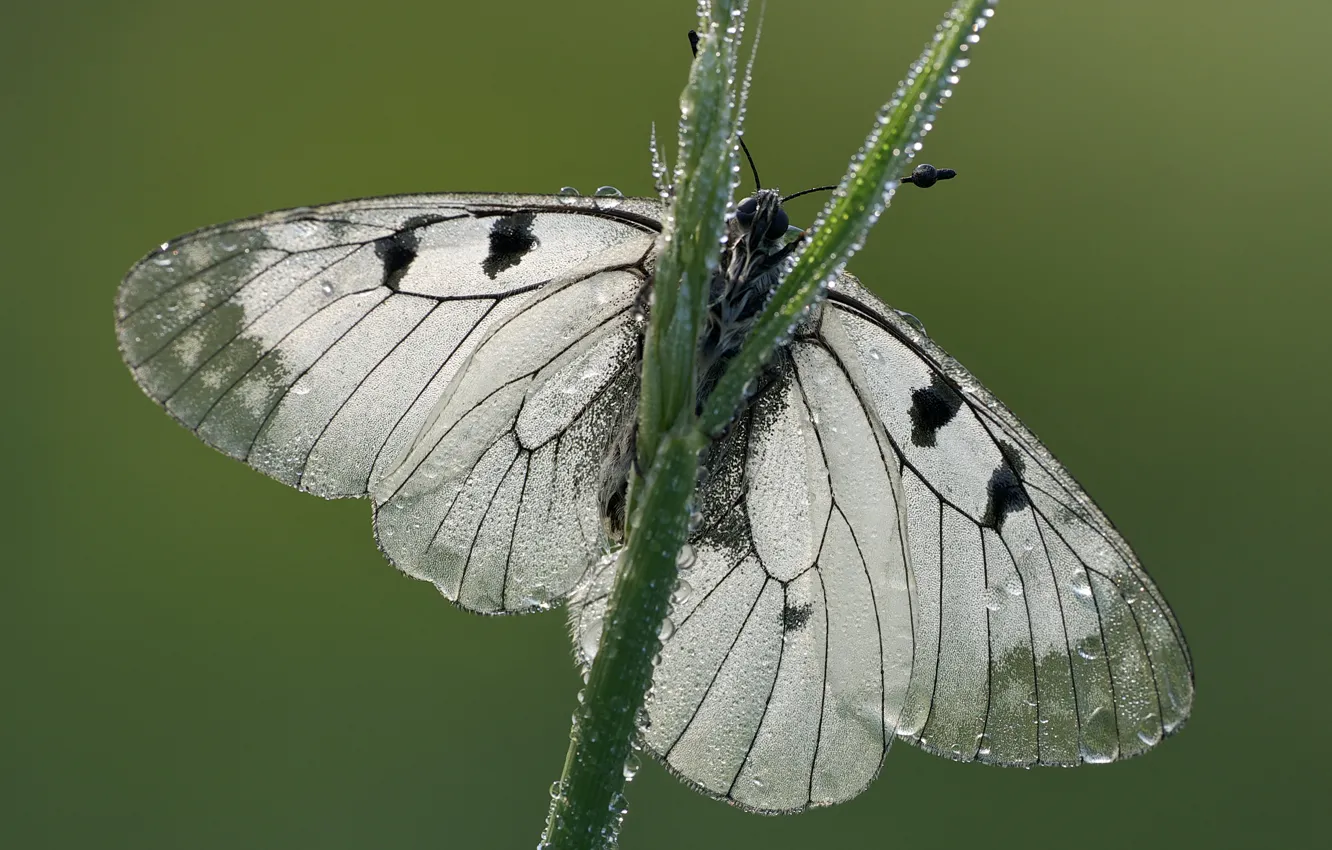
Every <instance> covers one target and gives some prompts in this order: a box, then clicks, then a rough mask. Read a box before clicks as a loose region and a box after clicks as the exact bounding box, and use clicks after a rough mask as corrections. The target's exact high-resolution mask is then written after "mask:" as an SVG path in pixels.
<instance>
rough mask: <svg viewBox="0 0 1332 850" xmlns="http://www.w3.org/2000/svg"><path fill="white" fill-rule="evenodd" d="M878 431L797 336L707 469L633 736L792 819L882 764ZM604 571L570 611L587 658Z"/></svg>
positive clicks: (902, 655) (908, 652)
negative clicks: (681, 588)
mask: <svg viewBox="0 0 1332 850" xmlns="http://www.w3.org/2000/svg"><path fill="white" fill-rule="evenodd" d="M875 430H876V429H875V426H874V424H873V422H872V421H871V419H870V418H869V417H868V416H866V415H865V412H864V410H863V409H862V408H861V407H860V406H859V405H858V404H857V403H856V400H855V395H854V392H853V389H852V387H851V385H850V383H849V381H848V380H847V378H846V375H845V373H844V372H843V371H842V370H841V369H840V368H838V366H837V364H836V363H835V362H834V361H833V360H832V358H831V357H829V356H828V354H827V352H826V351H825V350H823V349H822V348H821V347H820V346H819V345H817V344H815V343H813V342H811V341H808V340H797V341H796V342H794V343H793V344H792V346H791V347H790V349H788V350H786V351H783V352H779V354H778V355H777V363H776V365H775V367H774V368H773V369H772V370H771V371H770V372H769V374H768V377H767V381H766V383H765V385H764V386H763V387H762V388H761V389H760V390H759V392H758V393H757V394H756V396H755V397H754V399H753V400H752V401H751V403H750V405H749V406H748V408H747V409H746V411H745V412H744V413H743V414H742V415H741V416H740V417H739V418H738V419H737V421H736V422H735V423H734V425H733V426H732V428H731V429H730V431H729V432H728V433H727V434H726V436H725V437H723V438H722V439H721V440H720V441H719V442H718V443H717V444H715V445H714V446H713V447H712V448H711V450H710V452H709V454H708V456H707V458H706V459H705V464H706V466H707V469H708V475H707V476H706V480H705V483H704V484H703V486H702V487H701V489H700V492H699V494H698V497H697V499H698V504H699V506H700V509H701V512H702V517H703V521H702V524H701V525H700V527H699V529H698V531H697V532H696V533H695V534H694V535H693V537H692V539H691V547H692V551H693V555H694V558H693V565H692V566H691V567H689V568H688V569H687V570H686V571H685V572H684V573H683V574H682V575H683V577H684V580H685V581H686V582H687V583H688V585H689V587H690V590H689V592H688V594H687V595H686V596H684V598H682V599H680V600H679V601H678V602H677V604H676V606H675V609H674V612H673V614H672V617H673V621H674V624H675V628H674V632H673V634H672V635H671V636H670V638H669V639H667V640H666V641H665V643H664V645H663V647H662V655H661V662H660V664H659V665H658V667H657V672H656V675H655V677H654V681H653V691H652V695H651V697H650V698H649V701H648V705H647V723H646V725H645V727H644V730H643V737H644V741H645V743H646V744H647V745H648V746H649V747H650V748H651V749H652V750H653V751H654V752H655V753H656V754H657V755H658V756H659V757H660V758H661V759H662V760H663V761H664V762H665V764H666V765H667V766H668V767H669V768H670V769H671V770H672V771H673V772H674V773H676V774H678V775H680V776H681V777H683V778H684V779H685V780H687V781H689V782H690V783H691V784H693V785H695V786H696V787H699V788H701V789H702V790H704V791H705V792H706V793H709V794H711V795H713V796H717V797H722V798H725V799H727V800H729V801H731V802H733V803H736V804H738V805H741V806H743V807H745V808H749V809H754V810H758V811H767V812H786V811H798V810H800V809H803V808H806V807H808V806H810V805H827V804H831V803H835V802H839V801H842V800H846V799H850V798H851V797H853V796H855V795H856V794H858V793H859V792H860V791H862V790H864V788H865V786H866V785H868V784H869V782H870V780H871V779H873V777H874V776H875V774H876V773H877V772H878V769H879V765H880V763H881V762H882V759H883V755H884V752H885V750H886V749H887V747H888V744H889V742H890V741H891V739H892V735H893V733H894V729H895V724H896V718H897V716H898V715H899V714H900V712H901V708H902V704H903V701H904V699H905V697H906V691H907V687H908V683H909V680H910V673H911V662H912V633H911V611H910V606H911V602H910V592H909V588H908V578H909V577H908V573H907V569H906V563H905V558H906V553H905V550H904V541H903V539H902V538H901V534H900V529H901V527H902V522H901V518H902V516H901V511H902V493H901V485H900V482H899V481H898V479H897V467H896V465H895V464H891V463H885V462H884V459H883V458H884V453H885V452H890V451H891V450H890V448H889V447H888V446H887V443H886V440H884V439H883V436H882V435H881V434H876V432H875ZM610 572H611V570H609V569H606V570H605V571H604V573H603V574H602V575H600V576H598V577H597V578H596V579H594V581H593V582H592V584H591V585H590V586H589V587H588V588H586V589H585V590H584V591H582V592H580V594H579V595H577V596H576V597H575V599H574V602H573V604H572V614H573V617H574V619H575V631H576V632H578V637H579V642H580V649H581V652H582V653H583V655H584V656H585V657H589V658H590V657H591V655H592V654H594V652H595V647H596V639H597V637H598V636H599V633H600V618H601V616H603V615H604V610H605V596H606V594H607V593H608V591H609V575H608V574H609V573H610Z"/></svg>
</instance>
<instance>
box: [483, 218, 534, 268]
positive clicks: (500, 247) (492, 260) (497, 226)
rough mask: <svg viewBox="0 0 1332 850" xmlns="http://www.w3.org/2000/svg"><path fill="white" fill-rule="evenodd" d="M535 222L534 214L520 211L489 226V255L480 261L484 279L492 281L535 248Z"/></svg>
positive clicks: (498, 219) (496, 220)
mask: <svg viewBox="0 0 1332 850" xmlns="http://www.w3.org/2000/svg"><path fill="white" fill-rule="evenodd" d="M535 222H536V213H534V212H532V211H531V210H520V211H519V212H515V213H510V214H509V215H506V216H501V217H499V218H497V219H495V223H494V224H492V225H491V226H490V254H489V255H488V256H487V257H486V258H485V259H484V260H482V261H481V269H482V271H484V272H485V273H486V277H488V278H490V279H491V280H494V279H495V278H496V277H497V276H498V275H499V273H500V272H502V271H504V270H505V269H511V268H513V267H514V266H516V265H518V264H519V263H521V262H522V261H523V257H524V256H526V255H527V252H528V251H531V250H532V249H533V248H535V247H536V246H537V238H536V236H535V235H533V233H532V225H533V223H535Z"/></svg>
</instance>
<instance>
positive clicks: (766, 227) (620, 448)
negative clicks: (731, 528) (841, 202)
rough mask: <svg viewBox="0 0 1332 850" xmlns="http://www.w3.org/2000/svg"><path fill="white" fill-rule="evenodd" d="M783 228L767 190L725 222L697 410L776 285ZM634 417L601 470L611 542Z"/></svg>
mask: <svg viewBox="0 0 1332 850" xmlns="http://www.w3.org/2000/svg"><path fill="white" fill-rule="evenodd" d="M787 226H788V219H787V215H786V212H785V211H784V210H782V206H781V195H780V193H778V192H777V191H775V190H771V189H760V190H759V191H758V192H756V193H755V194H754V195H751V196H750V197H749V198H747V199H745V200H744V201H742V202H741V203H740V204H739V205H737V208H736V212H735V214H734V215H733V216H731V218H730V220H729V221H728V222H727V240H726V247H725V248H724V249H723V250H722V256H721V261H720V263H719V264H718V266H717V270H716V271H715V272H714V273H713V277H712V285H711V288H710V291H709V297H708V315H707V325H706V327H705V328H704V329H703V334H702V336H701V337H700V339H699V372H698V393H697V401H698V406H699V408H700V409H701V408H702V406H703V403H704V402H705V401H706V400H707V398H708V396H709V395H710V394H711V392H712V390H713V388H714V387H716V385H717V381H718V379H719V378H720V377H721V375H722V372H724V371H725V367H726V364H727V363H728V362H729V361H730V359H731V358H732V357H734V356H735V355H736V353H737V352H739V350H740V346H741V344H742V343H743V342H744V340H745V338H746V336H748V334H749V331H750V328H751V327H752V326H753V324H754V322H755V321H756V320H757V319H758V316H759V313H760V312H762V310H763V306H764V305H765V304H766V303H767V302H768V298H769V296H770V295H771V293H772V290H773V288H774V287H775V286H776V285H777V280H778V275H779V271H780V268H781V264H782V261H783V260H784V259H785V257H786V256H787V254H789V252H790V247H789V245H788V244H787V243H786V241H785V239H784V237H785V236H786V234H787ZM651 286H652V282H651V281H649V282H648V284H647V285H646V286H645V288H644V298H643V301H644V303H645V305H646V304H647V303H649V299H648V298H647V297H646V296H647V294H648V293H649V292H650V291H651ZM760 383H761V384H762V383H767V382H766V381H765V380H761V381H760ZM636 414H637V412H636V411H634V412H633V415H631V416H628V417H627V418H626V420H625V423H624V431H623V433H622V434H621V436H620V438H619V439H617V440H615V441H614V442H613V444H612V446H611V447H610V449H609V451H608V453H607V462H606V463H605V465H604V466H603V469H602V482H601V499H602V506H603V516H604V517H605V518H606V530H607V532H608V535H609V537H610V538H611V539H612V540H619V539H620V536H621V534H622V532H623V529H624V513H623V511H624V497H625V493H626V492H627V489H628V480H629V473H630V469H631V467H632V458H633V456H634V451H635V444H636V440H635V437H636V432H637V415H636Z"/></svg>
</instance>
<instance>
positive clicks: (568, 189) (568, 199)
mask: <svg viewBox="0 0 1332 850" xmlns="http://www.w3.org/2000/svg"><path fill="white" fill-rule="evenodd" d="M555 194H556V195H558V196H559V199H560V203H562V204H566V205H567V204H572V203H574V202H575V201H577V200H578V198H579V197H580V196H579V194H578V190H577V189H575V188H574V187H572V186H561V187H560V191H558V192H556V193H555Z"/></svg>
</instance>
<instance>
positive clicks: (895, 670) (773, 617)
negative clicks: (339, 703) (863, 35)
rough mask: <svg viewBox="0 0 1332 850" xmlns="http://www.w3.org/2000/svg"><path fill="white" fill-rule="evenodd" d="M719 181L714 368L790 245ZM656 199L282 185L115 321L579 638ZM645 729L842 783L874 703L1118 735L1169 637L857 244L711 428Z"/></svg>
mask: <svg viewBox="0 0 1332 850" xmlns="http://www.w3.org/2000/svg"><path fill="white" fill-rule="evenodd" d="M785 215H786V214H785V213H784V212H782V211H781V206H780V199H779V198H778V196H777V195H776V193H773V192H770V191H761V192H759V193H758V194H757V195H756V196H755V197H754V198H752V199H751V200H750V201H747V202H746V203H744V204H741V205H740V208H739V211H738V213H737V215H736V216H735V217H734V218H733V219H732V221H731V223H730V225H729V227H730V246H729V247H728V249H727V251H726V255H725V256H724V257H723V260H722V265H721V269H722V270H723V274H720V275H719V276H718V279H717V281H716V284H715V285H714V289H713V304H712V324H711V326H710V330H709V334H708V338H707V339H706V340H705V342H704V346H703V351H702V354H703V357H704V362H705V367H706V368H705V369H704V373H705V374H704V377H703V379H702V385H701V387H700V393H701V394H705V393H706V392H707V389H708V387H709V381H710V380H712V379H713V378H715V374H716V367H719V364H721V363H723V362H724V361H725V359H726V357H727V356H728V355H729V354H730V353H733V350H734V347H735V346H736V345H738V343H739V341H740V340H741V339H742V338H743V335H744V332H745V329H746V328H747V327H748V324H749V322H751V321H752V319H753V316H754V314H755V311H756V310H757V309H758V308H759V307H760V306H761V302H762V299H763V296H764V294H765V293H766V291H767V288H768V287H769V286H770V285H771V284H772V282H773V281H774V279H775V275H776V268H777V263H778V259H777V258H778V257H779V256H780V255H781V253H782V248H783V245H784V240H785V238H786V237H785V230H786V228H785ZM663 217H664V207H663V205H662V204H661V203H660V202H659V201H656V200H643V199H621V198H581V197H566V196H517V195H410V196H400V197H389V198H376V199H370V200H360V201H351V202H347V203H341V204H332V205H329V206H323V207H315V208H303V209H295V210H289V211H285V212H277V213H271V214H268V215H264V216H260V217H258V218H253V219H246V220H242V221H238V222H233V223H230V224H224V225H221V226H218V227H213V228H207V229H204V230H200V231H197V232H195V233H192V234H190V235H187V236H183V237H181V238H179V239H177V240H174V241H172V242H169V243H166V244H164V245H162V246H161V247H160V248H159V249H158V250H156V251H154V252H153V253H152V254H150V255H149V256H148V257H146V258H145V259H143V260H142V261H141V262H139V263H138V264H137V265H136V266H135V267H134V268H133V269H132V270H131V271H130V273H129V275H128V276H127V277H126V278H125V281H124V283H123V284H122V285H121V288H120V292H119V297H118V300H117V305H116V309H117V331H118V333H119V337H120V347H121V352H122V354H123V356H124V358H125V360H126V362H127V363H128V364H129V366H130V368H131V369H132V370H133V373H134V375H135V378H136V379H137V380H138V382H139V384H140V385H141V386H142V387H143V389H144V391H145V392H147V393H148V395H149V396H151V397H152V398H153V399H155V400H156V401H157V402H159V403H160V404H162V405H163V406H164V407H165V408H166V409H167V411H168V412H169V413H171V415H172V416H174V417H175V418H176V419H177V420H179V421H180V422H181V423H182V424H184V425H185V426H186V427H188V428H190V429H191V430H192V431H194V432H195V433H196V434H198V435H199V437H201V438H202V439H203V440H204V441H205V442H207V443H208V444H209V445H211V446H213V447H215V448H217V449H219V450H221V451H223V452H225V453H226V454H229V455H231V456H232V457H235V458H238V459H241V460H244V461H246V462H247V463H249V464H250V465H251V466H254V467H255V468H256V469H259V470H260V471H262V472H264V473H266V474H268V475H270V476H272V477H274V478H276V479H278V480H279V481H283V482H285V483H287V484H290V485H293V486H295V487H298V488H300V489H302V490H306V491H309V492H312V493H316V494H318V495H320V496H325V497H330V498H332V497H342V496H369V497H371V498H372V499H373V501H374V510H375V531H376V535H377V538H378V541H379V545H380V547H381V548H382V549H383V551H384V553H385V554H386V555H387V556H388V558H389V559H390V560H391V561H392V562H393V563H394V564H395V565H396V566H397V567H398V568H400V569H401V570H403V571H405V572H407V573H409V574H410V575H413V576H416V577H418V578H421V579H425V580H428V581H430V582H433V583H434V584H435V585H436V586H437V587H438V588H439V589H440V591H441V592H442V593H443V594H444V595H445V596H446V597H448V598H449V599H451V600H453V601H454V602H456V603H458V604H459V605H461V606H463V607H464V608H467V609H469V610H472V611H477V612H482V613H491V614H498V613H516V612H522V611H531V610H537V609H542V608H546V607H549V606H552V605H554V604H557V603H559V602H561V601H563V600H566V599H568V600H570V614H571V619H572V622H573V627H574V632H575V642H576V645H577V646H578V647H579V651H580V653H581V655H582V657H583V659H584V661H586V662H590V659H591V655H592V654H593V653H594V652H595V648H596V645H597V640H598V636H599V634H600V630H601V622H602V617H603V616H604V613H605V606H606V597H607V593H608V589H609V587H610V581H611V578H612V573H613V567H612V566H610V565H611V564H613V559H599V557H598V556H599V555H600V554H601V553H602V552H604V551H605V547H606V546H607V544H608V543H614V542H615V538H616V536H617V535H618V533H619V530H620V527H621V525H620V523H621V519H620V515H619V514H620V511H621V510H622V507H621V505H622V502H621V498H622V495H623V488H624V482H625V478H626V476H627V474H628V470H629V458H630V457H631V455H632V441H633V435H634V421H635V411H636V401H637V395H638V379H639V375H638V366H639V352H640V345H641V334H642V331H643V328H644V311H645V310H646V309H647V308H648V306H647V305H648V304H649V299H648V297H647V296H648V293H649V291H650V287H651V282H652V274H653V267H654V257H655V252H656V245H657V237H658V235H659V234H660V232H661V229H662V224H661V222H662V219H663ZM703 465H704V470H705V473H706V474H705V476H704V478H703V483H702V484H701V485H700V488H699V491H698V493H697V496H696V504H697V505H698V507H699V510H700V512H701V521H700V523H699V525H698V527H697V529H696V530H695V531H694V532H693V533H692V537H691V541H690V543H691V548H692V551H693V555H694V560H695V565H694V566H693V567H692V568H691V569H689V570H687V571H686V572H685V573H684V574H683V575H684V577H685V580H686V582H687V584H688V586H689V588H690V589H689V591H688V593H687V594H685V593H681V594H678V596H679V597H681V598H679V600H678V602H677V605H676V608H675V611H674V613H673V623H674V626H675V628H674V632H673V634H671V635H670V637H669V638H668V639H667V640H666V641H665V644H664V647H663V649H662V657H661V661H660V664H659V665H658V667H657V673H656V678H655V681H654V687H653V692H652V695H651V696H650V698H649V702H648V706H647V712H646V718H645V720H644V722H643V736H644V740H645V742H646V744H647V745H648V746H649V747H650V748H651V750H652V751H654V752H655V753H656V754H657V755H658V756H659V757H660V758H661V759H662V760H663V761H664V762H665V763H666V764H667V765H668V766H669V768H670V769H671V770H672V771H673V772H675V773H676V774H678V775H679V776H681V777H682V778H683V779H685V780H686V781H687V782H689V783H690V784H692V785H694V786H695V787H698V788H699V789H701V790H703V791H705V792H706V793H708V794H711V795H714V796H717V797H722V798H725V799H727V800H729V801H731V802H734V803H736V804H738V805H740V806H743V807H745V808H749V809H754V810H761V811H769V812H786V811H796V810H799V809H802V808H805V807H808V806H811V805H826V804H831V803H835V802H839V801H842V800H846V799H849V798H851V797H853V796H855V795H856V794H857V793H859V792H860V791H861V790H863V789H864V788H865V787H866V785H868V783H869V782H870V780H871V779H872V778H873V777H874V775H875V774H876V773H877V772H878V769H879V766H880V764H881V762H882V760H883V756H884V753H885V752H886V750H887V749H888V745H889V743H890V742H891V741H892V739H893V737H894V736H899V737H903V738H906V739H907V740H910V741H912V742H914V743H917V744H919V745H920V746H921V747H924V748H925V749H928V750H930V751H932V752H936V753H939V754H942V755H946V756H949V757H952V758H955V759H958V760H962V761H971V760H979V761H986V762H995V763H1000V764H1008V765H1031V764H1037V763H1040V764H1059V765H1072V764H1078V763H1080V762H1102V761H1111V760H1114V759H1116V758H1122V757H1126V756H1131V755H1136V754H1138V753H1141V752H1143V751H1145V750H1147V749H1149V748H1150V747H1152V746H1154V745H1155V744H1156V743H1157V742H1159V741H1160V740H1161V738H1162V737H1163V736H1165V735H1168V734H1170V733H1171V732H1173V731H1175V730H1176V729H1178V728H1179V727H1180V725H1181V724H1182V723H1183V722H1184V720H1185V719H1186V717H1187V715H1188V712H1189V708H1190V706H1191V703H1192V700H1193V674H1192V667H1191V662H1190V658H1189V653H1188V649H1187V647H1186V646H1185V643H1184V639H1183V635H1182V633H1181V631H1180V628H1179V625H1178V624H1177V623H1176V621H1175V618H1174V616H1173V614H1172V613H1171V612H1170V609H1169V608H1168V607H1167V606H1166V603H1165V600H1164V598H1163V597H1162V596H1161V594H1160V592H1159V591H1158V590H1157V589H1156V586H1155V585H1154V584H1153V583H1152V581H1151V579H1149V578H1148V576H1147V574H1146V573H1145V572H1144V571H1143V570H1142V568H1141V567H1140V566H1139V564H1138V561H1137V559H1136V558H1135V557H1134V555H1133V553H1132V552H1131V551H1130V549H1129V547H1128V546H1127V544H1125V542H1124V541H1123V539H1122V538H1121V537H1120V536H1119V534H1118V533H1116V532H1115V530H1114V528H1113V527H1112V526H1111V525H1110V523H1109V521H1108V520H1107V519H1106V518H1105V516H1104V515H1103V514H1102V513H1101V512H1100V511H1099V510H1098V509H1097V508H1096V506H1095V505H1094V504H1093V503H1092V502H1091V500H1090V499H1089V498H1088V497H1087V496H1086V495H1085V494H1084V493H1083V492H1082V490H1081V489H1080V488H1079V487H1078V485H1077V484H1076V483H1075V482H1074V480H1073V479H1072V477H1071V476H1069V474H1068V473H1067V472H1065V471H1064V469H1063V468H1062V467H1061V466H1060V465H1059V464H1058V463H1057V462H1056V461H1055V459H1054V458H1053V457H1052V456H1051V455H1050V453H1049V452H1048V451H1046V450H1045V448H1044V447H1043V446H1041V444H1040V443H1039V442H1038V441H1037V440H1036V438H1035V437H1034V436H1033V435H1032V434H1031V432H1030V431H1028V430H1027V429H1026V428H1025V427H1023V425H1022V424H1021V423H1020V422H1019V421H1018V420H1017V419H1016V417H1014V416H1013V415H1012V414H1011V413H1009V412H1008V410H1007V409H1006V408H1004V406H1003V405H1002V404H1000V403H999V402H998V401H997V400H996V399H995V398H994V397H993V396H991V395H990V394H989V393H988V392H987V391H986V390H985V389H984V388H983V387H981V386H980V384H978V383H977V382H976V380H975V379H974V378H972V377H971V375H970V374H969V373H968V372H966V370H964V369H963V368H962V367H961V366H960V365H958V364H957V363H956V362H955V361H954V360H952V359H951V358H950V357H949V356H948V355H947V354H945V353H944V352H943V351H942V350H941V349H939V348H938V347H937V346H936V345H935V344H934V343H933V342H932V341H931V340H929V339H928V338H926V337H925V336H924V335H923V334H922V333H921V332H920V331H919V330H917V328H916V327H914V326H913V325H912V324H910V323H908V322H906V321H904V320H903V319H902V318H901V317H900V316H899V314H898V313H897V312H896V311H894V310H892V309H890V308H889V307H887V306H886V305H884V304H883V303H882V302H881V301H879V300H878V299H877V298H875V297H874V296H873V295H872V294H870V293H869V292H868V291H867V290H865V289H864V288H863V287H862V286H861V285H860V284H859V282H858V281H856V280H855V279H854V278H853V277H851V276H850V275H842V277H841V278H840V279H839V280H838V282H837V284H836V286H835V287H834V288H833V289H832V290H831V291H830V293H829V295H828V298H827V300H826V301H825V302H824V303H822V304H821V305H820V306H819V307H817V308H815V309H814V310H813V311H812V312H811V314H810V315H809V316H808V317H807V319H806V320H805V321H804V322H803V323H802V324H801V325H800V327H799V328H798V329H797V331H796V333H795V335H794V338H793V339H792V341H791V342H790V344H789V345H788V346H787V347H786V348H785V349H784V350H782V351H780V352H779V353H778V356H777V357H776V358H774V362H773V364H772V365H771V367H770V368H769V369H768V371H767V372H766V373H765V376H764V379H763V380H762V382H761V383H760V385H759V387H758V388H757V391H756V393H755V395H754V397H753V398H752V399H751V401H750V403H749V405H748V407H747V408H746V410H744V411H743V413H742V414H741V415H740V416H739V418H738V419H737V420H736V421H735V423H734V425H733V426H732V427H731V429H730V430H729V432H728V433H727V434H725V435H724V436H723V437H722V438H720V439H719V440H718V441H717V442H715V443H714V445H713V446H712V447H711V449H710V451H709V452H707V453H706V455H705V457H704V461H703Z"/></svg>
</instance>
